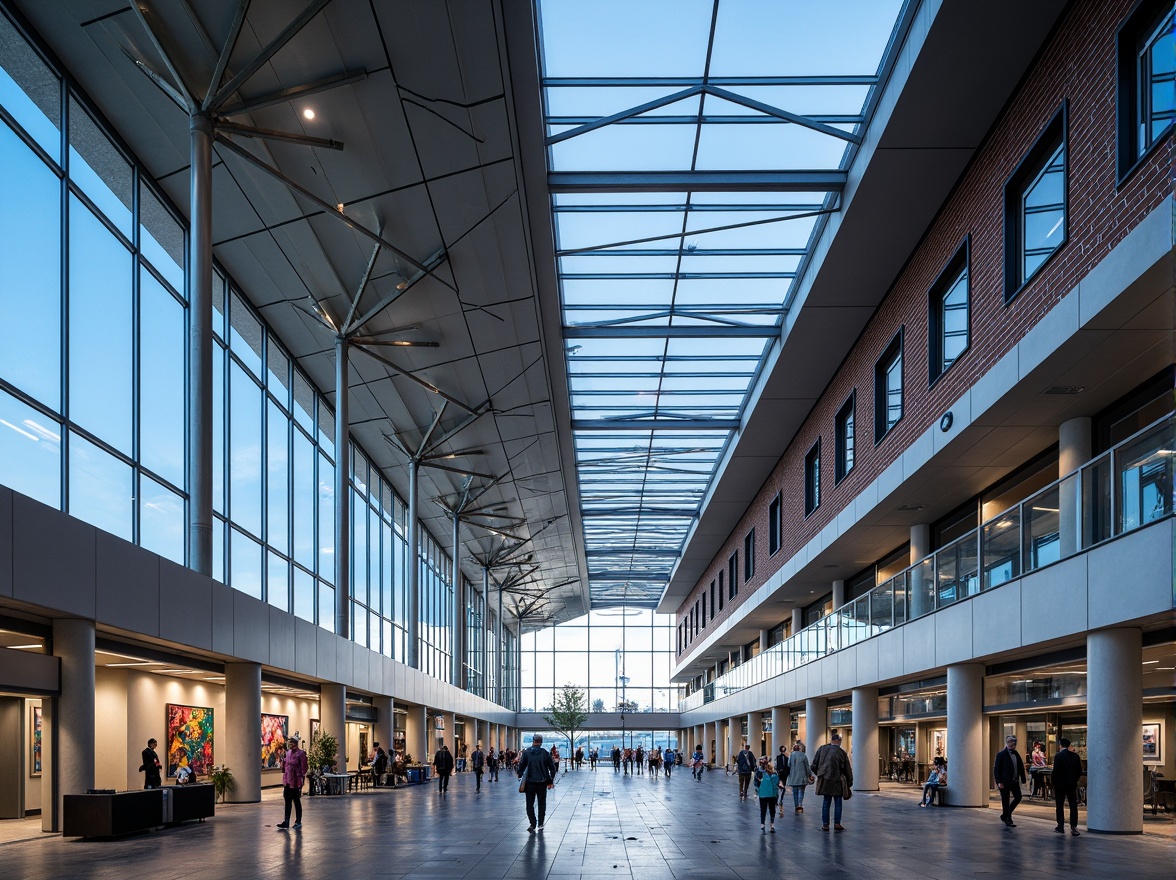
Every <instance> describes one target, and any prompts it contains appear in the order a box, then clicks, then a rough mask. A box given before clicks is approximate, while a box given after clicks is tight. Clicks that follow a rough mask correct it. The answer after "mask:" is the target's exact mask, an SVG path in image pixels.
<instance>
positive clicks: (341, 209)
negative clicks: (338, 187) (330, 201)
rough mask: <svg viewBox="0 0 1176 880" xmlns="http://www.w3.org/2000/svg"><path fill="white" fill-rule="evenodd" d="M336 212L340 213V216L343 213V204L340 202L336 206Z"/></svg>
mask: <svg viewBox="0 0 1176 880" xmlns="http://www.w3.org/2000/svg"><path fill="white" fill-rule="evenodd" d="M335 210H336V211H338V212H339V213H340V214H342V213H343V203H342V202H340V203H339V204H337V205H335Z"/></svg>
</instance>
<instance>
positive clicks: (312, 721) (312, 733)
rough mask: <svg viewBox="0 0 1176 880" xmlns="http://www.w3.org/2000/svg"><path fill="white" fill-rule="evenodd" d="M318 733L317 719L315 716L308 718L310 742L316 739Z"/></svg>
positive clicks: (312, 743) (312, 742)
mask: <svg viewBox="0 0 1176 880" xmlns="http://www.w3.org/2000/svg"><path fill="white" fill-rule="evenodd" d="M318 735H319V720H318V719H317V718H311V719H310V744H311V745H314V741H315V740H316V739H318Z"/></svg>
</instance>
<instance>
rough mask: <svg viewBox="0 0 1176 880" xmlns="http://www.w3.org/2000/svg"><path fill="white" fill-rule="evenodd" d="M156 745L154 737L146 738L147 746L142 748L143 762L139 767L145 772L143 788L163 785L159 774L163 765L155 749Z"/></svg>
mask: <svg viewBox="0 0 1176 880" xmlns="http://www.w3.org/2000/svg"><path fill="white" fill-rule="evenodd" d="M156 745H158V743H157V742H156V740H155V739H149V740H147V748H145V749H143V763H142V765H141V766H140V767H139V769H140V770H141V771H143V772H144V773H145V774H147V776H146V778H145V779H144V780H143V787H144V788H159V787H160V786H161V785H163V778H162V776H161V771H162V770H163V765H162V764H161V763H160V762H159V754H158V753H157V752H156V751H155V746H156Z"/></svg>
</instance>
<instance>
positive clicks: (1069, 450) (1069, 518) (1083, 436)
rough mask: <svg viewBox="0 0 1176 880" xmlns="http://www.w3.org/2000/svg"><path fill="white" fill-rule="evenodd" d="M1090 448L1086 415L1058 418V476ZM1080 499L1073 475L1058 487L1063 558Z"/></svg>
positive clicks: (1076, 537)
mask: <svg viewBox="0 0 1176 880" xmlns="http://www.w3.org/2000/svg"><path fill="white" fill-rule="evenodd" d="M1091 452H1092V442H1091V432H1090V419H1089V418H1086V417H1081V418H1077V419H1070V420H1069V421H1065V422H1062V424H1061V426H1060V427H1059V428H1058V477H1059V478H1061V477H1064V476H1066V474H1069V473H1071V472H1073V471H1076V470H1077V469H1078V468H1080V467H1082V465H1084V464H1086V462H1088V461H1090V456H1091ZM1081 499H1082V494H1081V487H1080V485H1079V480H1078V477H1077V476H1075V477H1073V478H1071V479H1069V480H1066V481H1065V482H1063V483H1062V484H1061V485H1060V486H1059V487H1058V540H1059V552H1060V553H1061V555H1062V557H1063V558H1064V557H1066V556H1072V555H1073V554H1075V553H1077V552H1078V551H1079V550H1081V549H1082V501H1081ZM949 778H950V777H949Z"/></svg>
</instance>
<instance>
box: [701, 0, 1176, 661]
mask: <svg viewBox="0 0 1176 880" xmlns="http://www.w3.org/2000/svg"><path fill="white" fill-rule="evenodd" d="M1134 2H1135V0H1079V2H1077V3H1075V4H1074V5H1073V6H1071V7H1070V9H1069V10H1067V12H1066V13H1065V15H1064V18H1063V20H1062V22H1061V24H1060V26H1059V27H1058V28H1057V30H1056V31H1055V33H1054V36H1053V38H1052V39H1051V41H1050V42H1049V44H1048V45H1047V46H1046V47H1045V49H1044V51H1043V52H1042V53H1041V55H1040V57H1039V58H1038V59H1037V60H1036V62H1035V63H1034V64H1033V65H1032V67H1031V69H1030V72H1029V74H1028V76H1027V77H1026V78H1025V81H1024V82H1023V84H1022V86H1021V88H1020V90H1019V91H1018V93H1017V94H1016V95H1015V96H1014V97H1013V98H1012V100H1011V101H1010V102H1009V104H1008V106H1007V107H1006V108H1005V110H1004V112H1003V114H1002V115H1001V117H1000V118H999V119H998V120H997V122H996V124H995V125H994V126H993V128H992V129H991V131H990V132H989V135H988V138H987V140H986V142H985V143H984V144H983V145H982V147H981V148H980V150H979V151H978V152H977V155H976V157H975V158H974V159H973V161H972V163H971V165H970V166H969V167H968V169H967V170H966V171H965V172H964V174H963V176H962V177H961V179H960V181H959V183H958V185H957V187H956V190H955V191H954V192H953V193H952V194H951V196H950V197H949V198H948V199H947V201H946V202H945V204H944V205H943V207H942V208H941V210H940V213H939V215H938V216H937V217H936V219H935V220H934V221H933V223H932V224H931V227H930V228H929V230H928V232H927V234H926V236H925V238H924V240H923V241H922V242H921V243H920V245H919V246H918V248H917V249H916V251H915V252H914V254H913V255H912V257H911V259H910V261H909V262H908V264H907V265H906V266H905V267H904V269H903V270H902V272H901V274H900V275H899V277H898V278H897V279H895V282H894V284H893V286H892V288H891V290H890V291H889V293H888V294H887V295H886V297H885V298H884V300H883V301H882V303H881V305H880V306H879V308H878V311H877V312H876V313H875V315H874V316H873V317H872V318H871V320H870V322H869V324H868V325H867V326H866V328H865V330H864V331H863V332H862V335H861V336H860V337H859V339H858V341H857V343H856V344H855V345H854V348H853V350H852V352H851V353H850V354H849V356H848V357H847V358H846V360H845V362H844V363H843V364H842V366H841V367H840V369H839V370H838V372H837V374H836V375H835V376H834V377H833V379H832V381H831V382H830V383H829V385H828V387H827V388H826V389H825V391H824V393H823V394H822V396H821V398H820V400H819V401H818V402H817V404H816V405H815V406H814V408H813V411H812V412H811V413H810V414H809V417H808V418H807V419H806V421H805V422H804V424H803V425H802V427H801V428H800V430H799V431H798V432H797V434H796V436H795V437H794V438H793V440H792V442H791V443H790V445H789V446H788V448H787V449H786V450H785V451H784V454H783V455H782V456H781V458H780V461H779V462H778V463H777V465H776V467H775V469H774V470H773V472H772V475H771V477H770V478H769V479H768V481H767V482H766V483H765V484H764V485H763V487H762V488H761V489H760V490H759V492H758V493H757V495H756V497H755V499H754V501H753V502H752V503H751V505H750V506H749V507H748V509H747V512H746V513H745V514H744V516H743V518H742V519H741V521H740V522H739V525H738V526H737V527H736V528H735V530H734V532H732V534H731V535H730V536H729V537H728V539H727V541H726V543H725V544H724V546H723V548H722V550H720V551H719V553H718V554H716V556H715V558H714V559H713V560H712V561H711V564H710V565H709V567H708V569H707V573H706V575H705V576H704V577H703V578H702V579H701V580H700V581H699V583H698V584H696V585H695V588H694V590H693V591H692V592H691V594H690V596H689V597H688V598H687V599H686V600H685V601H684V602H683V603H682V605H681V606H679V610H678V621H679V622H681V621H682V620H684V619H685V620H687V621H688V620H689V612H690V609H691V608H693V607H694V602H695V601H696V600H697V599H698V596H699V594H700V593H701V591H702V590H703V589H707V590H709V588H710V582H711V579H712V578H714V577H716V576H717V574H718V572H719V571H720V570H725V567H726V565H727V559H728V558H729V557H730V555H731V553H733V552H735V551H736V550H738V551H739V554H740V563H739V575H740V585H739V595H738V596H736V597H735V599H728V600H726V601H725V603H724V606H723V610H722V611H721V612H719V613H718V615H716V616H714V617H712V616H711V615H709V614H708V615H707V626H706V629H705V630H702V631H700V633H699V636H698V637H696V639H695V641H694V643H693V644H692V645H691V646H690V648H687V649H686V650H684V651H683V652H682V655H681V657H680V658H679V659H680V660H685V659H687V658H688V657H689V655H690V654H691V653H692V652H693V650H694V649H696V648H697V646H698V645H699V643H700V640H701V639H702V638H703V637H704V636H705V634H706V633H707V632H709V631H711V630H712V629H713V628H714V626H715V624H716V623H719V622H721V621H723V620H724V619H726V618H727V617H729V616H730V615H731V614H732V613H733V612H734V610H735V609H736V608H738V607H739V606H740V605H741V604H742V603H743V602H744V601H746V599H747V597H748V596H749V595H751V593H752V592H754V591H755V590H756V589H757V588H758V587H759V586H760V585H762V584H763V583H764V582H765V581H766V580H767V579H768V578H769V577H771V575H772V574H774V573H775V572H776V571H777V570H778V569H779V568H780V567H781V566H782V565H783V564H784V563H785V562H786V561H787V560H788V559H789V558H791V557H792V556H793V555H794V554H795V553H796V552H797V551H798V550H799V549H800V548H801V547H803V546H804V545H805V544H806V543H807V542H808V541H809V540H811V539H812V538H813V537H814V536H815V535H816V534H817V533H818V532H819V531H820V530H821V529H822V528H824V527H825V526H826V525H828V524H829V522H830V521H831V520H833V519H834V518H835V517H836V516H837V514H838V513H840V512H841V510H843V509H844V508H845V506H846V505H847V504H848V503H851V502H852V501H853V499H854V498H855V497H856V496H857V494H858V493H859V492H861V491H862V489H863V488H864V487H866V486H868V485H869V484H870V483H871V482H872V481H873V480H874V479H875V478H876V477H877V476H878V475H879V474H880V473H882V471H884V470H885V469H886V467H887V466H888V465H890V464H891V463H892V462H893V461H894V460H895V459H896V458H898V456H899V455H901V454H902V452H903V451H904V450H905V449H906V448H907V447H908V446H909V445H910V444H911V442H913V441H914V440H915V439H916V438H918V437H919V436H920V435H921V434H922V433H923V431H925V430H926V429H927V428H928V427H929V426H930V425H931V424H933V423H934V422H935V421H936V420H938V419H939V417H940V414H941V413H942V412H943V411H944V410H945V409H946V408H947V406H948V405H950V404H951V403H952V402H953V401H955V400H956V399H957V398H958V397H959V396H960V395H961V394H963V393H964V391H966V390H967V389H968V388H969V387H970V386H971V385H972V384H974V383H975V382H976V380H977V379H978V378H979V377H980V376H982V375H983V374H984V373H985V372H986V371H987V370H988V369H989V368H990V367H992V366H993V364H995V363H996V362H997V361H998V360H1000V358H1001V357H1003V356H1004V355H1005V354H1006V353H1007V352H1008V351H1009V350H1010V349H1011V348H1012V347H1013V346H1014V345H1016V343H1017V342H1018V341H1019V340H1020V339H1021V338H1022V337H1024V336H1025V334H1026V333H1027V332H1028V331H1029V330H1030V329H1031V328H1032V327H1033V326H1034V325H1035V324H1036V323H1037V322H1038V321H1039V320H1041V318H1042V317H1043V316H1044V315H1045V314H1046V313H1047V312H1048V311H1049V310H1050V309H1051V308H1052V307H1053V306H1054V305H1055V304H1056V303H1057V302H1058V301H1059V300H1060V299H1061V298H1062V297H1064V296H1065V295H1066V294H1067V293H1069V292H1070V291H1071V290H1073V288H1074V286H1075V285H1076V284H1077V283H1078V281H1079V280H1080V279H1081V278H1083V277H1084V276H1085V275H1086V274H1087V273H1088V272H1090V270H1091V269H1092V268H1093V267H1094V266H1095V265H1096V264H1097V263H1098V262H1099V261H1100V260H1102V259H1103V258H1104V257H1105V256H1106V255H1107V254H1108V253H1109V252H1110V251H1111V249H1112V248H1114V246H1115V245H1116V244H1118V243H1119V241H1121V240H1122V239H1123V238H1124V237H1125V236H1126V235H1127V233H1128V232H1130V231H1131V229H1133V228H1134V227H1135V225H1136V224H1138V223H1139V222H1140V220H1142V219H1143V218H1144V217H1145V216H1147V214H1148V213H1149V212H1150V211H1151V210H1153V209H1154V208H1155V207H1156V206H1157V205H1158V204H1159V203H1161V202H1162V201H1163V199H1164V198H1165V197H1166V196H1167V195H1168V194H1169V193H1170V192H1171V191H1172V181H1171V179H1170V173H1171V168H1172V136H1171V133H1169V135H1168V143H1167V144H1164V145H1161V147H1160V148H1158V149H1157V150H1155V151H1154V152H1152V153H1151V155H1150V156H1149V157H1148V158H1147V160H1146V161H1144V162H1143V163H1141V164H1140V166H1139V167H1137V168H1136V169H1135V170H1134V171H1133V172H1132V174H1131V175H1130V176H1129V177H1128V178H1127V179H1126V180H1125V181H1124V183H1123V186H1122V187H1121V188H1116V138H1115V100H1116V72H1115V64H1116V62H1115V58H1116V51H1115V32H1116V30H1117V29H1118V27H1119V25H1120V24H1121V23H1122V21H1123V20H1124V19H1125V18H1126V16H1127V14H1128V13H1129V12H1130V10H1131V8H1132V6H1133V5H1134ZM1063 100H1066V101H1068V102H1069V103H1068V131H1067V146H1066V150H1067V161H1068V165H1069V179H1068V183H1069V202H1068V208H1067V209H1068V217H1067V223H1068V227H1069V237H1068V240H1067V242H1066V243H1065V244H1064V245H1063V246H1062V247H1061V249H1060V250H1059V251H1058V252H1056V253H1055V254H1054V255H1053V256H1052V257H1051V258H1050V260H1049V262H1048V263H1047V264H1046V265H1045V266H1044V267H1043V268H1042V270H1041V271H1040V272H1039V273H1038V274H1037V276H1036V277H1034V278H1033V279H1032V281H1031V282H1030V283H1029V284H1028V285H1027V286H1026V287H1025V288H1024V289H1023V290H1022V291H1021V293H1020V294H1019V295H1018V296H1017V298H1016V299H1015V300H1014V301H1013V302H1012V303H1011V304H1009V305H1007V306H1006V305H1005V302H1004V184H1005V181H1006V180H1007V179H1008V177H1009V175H1010V174H1012V172H1013V171H1014V170H1015V169H1016V167H1017V165H1018V164H1019V163H1020V161H1021V160H1022V158H1023V157H1024V156H1025V154H1026V153H1027V152H1028V150H1029V149H1030V148H1031V147H1032V145H1033V144H1034V142H1035V141H1036V139H1037V138H1038V136H1039V135H1040V134H1041V133H1042V131H1043V130H1044V128H1045V126H1046V124H1047V123H1048V122H1049V121H1050V119H1051V118H1052V117H1053V115H1054V113H1056V112H1057V110H1058V109H1059V108H1060V107H1061V106H1062V102H1063ZM965 236H970V237H971V260H970V284H971V290H970V299H971V302H970V308H971V340H970V347H969V348H968V350H967V351H966V352H964V354H963V355H961V356H960V358H959V359H958V360H957V361H956V362H955V363H954V364H953V365H952V367H951V368H950V369H949V370H948V371H947V373H945V374H944V375H943V376H942V377H941V378H940V379H939V381H938V382H937V383H936V384H935V385H934V386H933V387H931V388H928V382H927V376H928V373H927V369H928V368H927V342H928V340H927V333H928V315H927V292H928V290H929V289H930V287H931V285H932V284H934V282H935V281H936V279H937V278H938V277H939V275H940V273H941V272H942V271H943V269H944V268H945V266H946V265H947V263H948V262H949V261H950V259H951V257H952V255H953V254H954V253H955V251H956V249H957V248H958V247H959V246H960V243H961V242H962V241H963V240H964V238H965ZM899 327H905V338H904V343H903V390H904V400H903V403H904V412H903V417H902V420H901V421H900V422H899V423H898V424H897V425H896V426H895V427H894V428H893V429H892V431H891V433H890V435H888V436H887V437H886V438H885V439H884V440H883V441H882V443H881V444H880V445H878V446H877V447H875V446H874V443H873V438H874V427H873V426H874V364H875V362H876V361H877V359H878V357H879V355H881V354H882V351H883V350H884V349H885V347H886V346H887V344H888V343H889V342H890V340H891V339H892V338H893V336H894V334H895V333H896V332H897V331H898V329H899ZM855 389H856V391H857V405H856V410H855V426H856V434H857V444H856V461H855V466H854V469H853V470H852V471H851V472H850V473H849V475H848V476H847V477H846V478H845V479H844V480H843V481H842V482H841V483H840V485H837V486H834V485H833V467H834V449H835V444H834V434H833V429H834V420H835V418H836V414H837V411H838V410H839V409H840V408H841V406H842V405H843V404H844V403H845V400H846V399H847V398H848V397H849V395H850V393H851V392H853V391H854V390H855ZM818 437H820V438H821V505H820V507H819V508H818V509H817V510H816V511H815V512H814V513H813V515H812V516H810V517H809V518H808V519H805V518H804V456H805V454H806V453H807V452H808V451H809V449H811V448H812V445H813V443H814V442H815V441H816V439H817V438H818ZM777 492H780V493H781V494H782V505H781V508H782V517H781V519H782V523H781V548H780V551H779V552H777V553H776V554H775V555H773V556H771V557H769V556H768V505H769V504H770V503H771V501H772V499H773V498H774V497H775V495H776V493H777ZM752 528H754V529H755V530H756V557H757V558H756V563H755V577H754V578H753V579H752V580H751V582H749V583H747V584H744V583H743V582H742V580H743V577H742V576H743V559H742V556H743V539H744V536H745V535H746V534H747V532H748V531H749V530H750V529H752ZM814 598H816V597H814ZM708 610H709V609H708Z"/></svg>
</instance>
